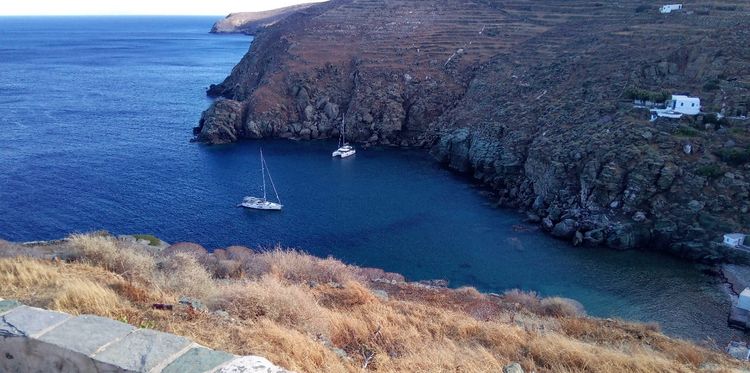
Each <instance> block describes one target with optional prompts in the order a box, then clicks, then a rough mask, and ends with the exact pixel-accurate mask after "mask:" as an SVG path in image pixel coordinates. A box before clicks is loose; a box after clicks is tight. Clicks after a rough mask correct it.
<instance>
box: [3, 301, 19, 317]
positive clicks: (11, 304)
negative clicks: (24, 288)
mask: <svg viewBox="0 0 750 373" xmlns="http://www.w3.org/2000/svg"><path fill="white" fill-rule="evenodd" d="M20 306H22V304H21V303H19V302H16V301H14V300H4V299H0V315H2V314H4V313H6V312H8V311H10V310H12V309H14V308H16V307H20Z"/></svg>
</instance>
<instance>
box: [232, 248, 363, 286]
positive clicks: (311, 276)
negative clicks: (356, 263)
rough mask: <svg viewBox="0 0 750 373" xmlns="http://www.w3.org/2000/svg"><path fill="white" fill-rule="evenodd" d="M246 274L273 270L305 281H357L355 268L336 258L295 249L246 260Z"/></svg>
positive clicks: (257, 273)
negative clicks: (313, 254)
mask: <svg viewBox="0 0 750 373" xmlns="http://www.w3.org/2000/svg"><path fill="white" fill-rule="evenodd" d="M245 271H246V274H248V275H250V276H262V275H263V274H265V273H272V274H274V275H275V276H277V277H278V278H282V279H285V280H288V281H292V282H296V283H303V282H308V281H315V282H318V283H328V282H337V283H341V284H343V283H346V282H348V281H352V280H354V276H353V274H352V270H351V269H350V268H349V267H348V266H347V265H345V264H344V263H341V262H340V261H338V260H336V259H333V258H326V259H319V258H315V257H313V256H310V255H307V254H305V253H302V252H299V251H296V250H282V249H281V248H278V247H277V248H275V249H274V250H270V251H266V252H263V253H260V254H257V255H253V256H252V257H251V258H249V260H246V261H245Z"/></svg>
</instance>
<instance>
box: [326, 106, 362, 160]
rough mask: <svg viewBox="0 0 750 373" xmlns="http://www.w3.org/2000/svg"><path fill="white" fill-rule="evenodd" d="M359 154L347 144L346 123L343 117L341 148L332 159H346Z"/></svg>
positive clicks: (334, 153) (340, 137) (340, 138)
mask: <svg viewBox="0 0 750 373" xmlns="http://www.w3.org/2000/svg"><path fill="white" fill-rule="evenodd" d="M355 153H357V151H356V150H354V147H353V146H351V145H349V143H348V142H346V123H344V116H343V115H342V116H341V136H339V148H338V149H336V151H334V152H333V154H331V156H332V157H334V158H335V157H341V158H346V157H349V156H352V155H354V154H355Z"/></svg>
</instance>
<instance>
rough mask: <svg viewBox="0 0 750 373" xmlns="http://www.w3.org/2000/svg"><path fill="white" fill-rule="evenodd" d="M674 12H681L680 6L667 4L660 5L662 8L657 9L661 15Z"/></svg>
mask: <svg viewBox="0 0 750 373" xmlns="http://www.w3.org/2000/svg"><path fill="white" fill-rule="evenodd" d="M675 10H682V4H667V5H662V7H661V8H659V12H660V13H661V14H669V13H672V12H673V11H675Z"/></svg>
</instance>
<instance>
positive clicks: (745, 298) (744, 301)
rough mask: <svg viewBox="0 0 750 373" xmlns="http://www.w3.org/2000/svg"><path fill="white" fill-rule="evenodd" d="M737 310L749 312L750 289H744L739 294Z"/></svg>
mask: <svg viewBox="0 0 750 373" xmlns="http://www.w3.org/2000/svg"><path fill="white" fill-rule="evenodd" d="M737 308H741V309H743V310H746V311H750V288H745V290H743V291H742V293H740V296H739V297H738V298H737Z"/></svg>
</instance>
